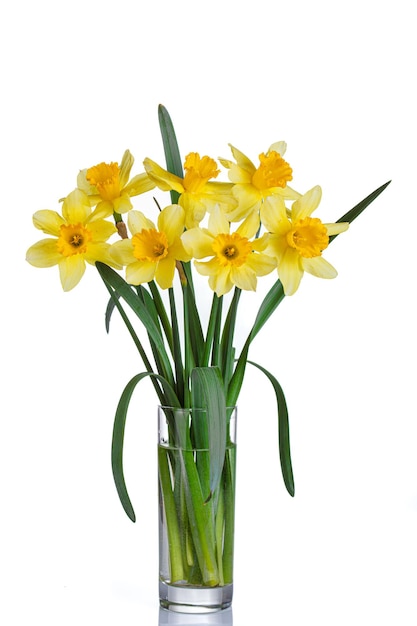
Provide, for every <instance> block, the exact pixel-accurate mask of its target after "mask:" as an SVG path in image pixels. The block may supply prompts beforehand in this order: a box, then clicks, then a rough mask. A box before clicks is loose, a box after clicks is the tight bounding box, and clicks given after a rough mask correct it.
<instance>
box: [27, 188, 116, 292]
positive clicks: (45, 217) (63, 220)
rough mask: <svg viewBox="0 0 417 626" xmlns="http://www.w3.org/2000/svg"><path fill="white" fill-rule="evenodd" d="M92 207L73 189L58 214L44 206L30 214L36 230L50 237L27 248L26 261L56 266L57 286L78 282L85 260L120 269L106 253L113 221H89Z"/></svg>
mask: <svg viewBox="0 0 417 626" xmlns="http://www.w3.org/2000/svg"><path fill="white" fill-rule="evenodd" d="M91 216H92V210H91V206H90V202H89V200H88V197H87V196H86V194H85V193H84V192H83V191H81V190H80V189H75V190H74V191H73V192H71V193H70V194H69V195H68V196H67V197H66V198H65V199H64V202H63V205H62V215H60V214H59V213H57V212H56V211H51V210H49V209H44V210H41V211H37V212H36V213H35V214H34V216H33V223H34V225H35V226H36V228H38V229H39V230H42V231H43V232H44V233H45V234H47V235H52V237H50V238H47V239H42V240H41V241H38V243H35V244H34V245H33V246H31V247H30V248H29V250H28V251H27V253H26V260H27V261H28V262H29V263H30V264H31V265H34V266H35V267H52V266H54V265H58V267H59V275H60V279H61V285H62V288H63V290H64V291H70V289H73V288H74V287H75V286H76V285H78V283H79V282H80V280H81V278H82V276H83V274H84V272H85V268H86V262H87V263H91V264H94V263H95V262H96V261H101V262H102V263H107V264H108V265H112V266H113V267H116V268H120V265H118V264H117V263H115V262H114V261H113V260H112V258H111V257H110V255H109V248H110V244H109V243H106V242H107V239H108V238H109V237H110V236H111V235H112V234H113V233H115V232H116V227H115V226H114V224H111V223H110V222H107V221H105V220H102V219H94V220H91V221H90V219H91Z"/></svg>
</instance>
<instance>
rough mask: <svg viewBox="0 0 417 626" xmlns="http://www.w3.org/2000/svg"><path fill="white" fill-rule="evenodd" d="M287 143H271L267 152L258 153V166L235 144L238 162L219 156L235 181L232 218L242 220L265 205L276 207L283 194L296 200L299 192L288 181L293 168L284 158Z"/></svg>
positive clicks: (229, 212) (230, 216) (231, 219)
mask: <svg viewBox="0 0 417 626" xmlns="http://www.w3.org/2000/svg"><path fill="white" fill-rule="evenodd" d="M229 145H230V144H229ZM286 147H287V146H286V143H285V142H284V141H279V142H277V143H274V144H272V145H271V146H270V148H269V150H268V151H267V152H266V153H264V152H263V153H262V154H260V155H259V165H258V167H256V166H255V165H254V164H253V163H252V161H251V160H250V159H249V158H248V157H247V156H246V155H244V154H243V152H240V151H239V150H237V148H235V147H234V146H232V145H230V148H231V150H232V154H233V156H234V158H235V160H236V163H235V162H233V161H230V160H228V159H219V161H220V163H221V164H222V165H223V166H224V167H226V168H227V169H228V170H229V179H230V180H231V182H232V183H233V184H234V186H233V195H234V196H235V198H236V200H237V206H236V207H235V208H234V209H232V210H231V211H228V212H227V217H228V219H229V220H230V221H231V222H239V221H241V220H243V219H244V218H245V217H247V216H248V215H249V214H250V213H252V212H259V211H260V210H261V208H263V206H264V205H269V206H270V207H271V208H272V209H274V207H276V204H277V203H279V199H280V198H288V199H293V200H294V199H296V198H298V197H299V196H300V194H299V193H297V192H296V191H294V189H292V188H291V187H288V185H287V183H288V182H289V181H290V180H292V169H291V167H290V166H289V164H288V163H287V162H286V161H285V160H284V159H283V158H282V157H283V155H284V154H285V151H286Z"/></svg>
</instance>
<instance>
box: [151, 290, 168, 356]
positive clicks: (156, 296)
mask: <svg viewBox="0 0 417 626" xmlns="http://www.w3.org/2000/svg"><path fill="white" fill-rule="evenodd" d="M149 289H150V291H151V293H152V297H153V301H154V303H155V308H156V310H157V312H158V316H159V319H160V320H161V324H162V328H163V329H164V333H165V337H166V339H167V342H168V345H169V348H170V350H171V354H172V355H174V348H173V338H172V328H171V325H170V323H169V318H168V315H167V312H166V310H165V306H164V303H163V302H162V298H161V294H160V293H159V289H158V287H157V286H156V284H155V282H154V281H153V280H152V281H151V282H150V283H149Z"/></svg>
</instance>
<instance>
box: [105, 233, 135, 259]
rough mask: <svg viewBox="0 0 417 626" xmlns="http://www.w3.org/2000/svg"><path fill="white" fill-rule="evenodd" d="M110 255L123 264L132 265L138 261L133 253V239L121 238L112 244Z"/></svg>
mask: <svg viewBox="0 0 417 626" xmlns="http://www.w3.org/2000/svg"><path fill="white" fill-rule="evenodd" d="M110 256H111V258H112V259H113V260H114V261H115V262H116V263H120V264H121V265H130V264H131V263H136V262H137V258H136V257H135V255H134V254H133V245H132V240H131V239H121V240H120V241H116V242H115V243H114V244H113V245H112V246H110Z"/></svg>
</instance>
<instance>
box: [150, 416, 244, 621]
mask: <svg viewBox="0 0 417 626" xmlns="http://www.w3.org/2000/svg"><path fill="white" fill-rule="evenodd" d="M236 415H237V411H236V407H232V408H228V409H226V429H225V433H226V441H225V444H226V445H225V448H224V446H223V448H221V446H220V448H221V456H220V461H218V459H216V462H215V461H214V460H213V458H214V457H215V450H214V451H213V449H211V451H210V450H209V448H208V447H201V446H200V445H198V446H197V445H196V441H207V436H206V437H204V433H205V434H206V435H207V428H208V424H207V415H206V412H205V410H204V409H197V408H191V409H178V408H174V407H163V406H160V407H158V478H159V481H158V482H159V511H158V513H159V598H160V604H161V606H162V607H163V608H165V609H169V610H171V611H178V612H183V613H210V612H214V611H220V610H222V609H226V608H228V607H230V606H231V603H232V596H233V552H234V521H235V485H236ZM202 433H203V435H202ZM223 453H224V454H223ZM216 463H217V465H216ZM216 467H217V470H216ZM213 475H215V479H214V482H213ZM213 485H214V486H213Z"/></svg>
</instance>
